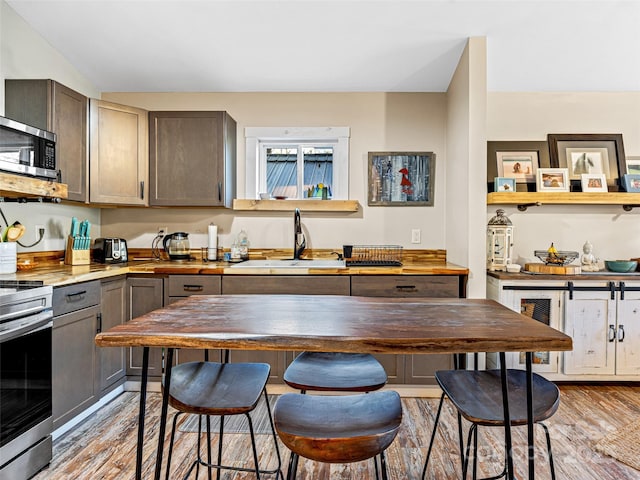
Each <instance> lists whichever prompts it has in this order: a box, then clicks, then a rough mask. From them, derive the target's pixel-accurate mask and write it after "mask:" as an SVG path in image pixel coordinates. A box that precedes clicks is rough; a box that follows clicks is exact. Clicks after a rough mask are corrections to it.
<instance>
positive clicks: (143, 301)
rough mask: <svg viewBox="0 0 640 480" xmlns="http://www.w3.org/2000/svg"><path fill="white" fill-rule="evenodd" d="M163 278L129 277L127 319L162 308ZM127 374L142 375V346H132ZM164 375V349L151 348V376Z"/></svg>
mask: <svg viewBox="0 0 640 480" xmlns="http://www.w3.org/2000/svg"><path fill="white" fill-rule="evenodd" d="M162 280H163V279H162V278H137V277H133V278H128V279H127V312H126V313H127V320H131V319H133V318H136V317H139V316H140V315H143V314H145V313H147V312H150V311H152V310H156V309H158V308H162V292H163V288H162ZM127 375H132V376H142V348H141V347H131V348H129V352H128V353H127ZM160 375H162V349H161V348H151V349H149V376H155V377H160Z"/></svg>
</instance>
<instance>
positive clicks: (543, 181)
mask: <svg viewBox="0 0 640 480" xmlns="http://www.w3.org/2000/svg"><path fill="white" fill-rule="evenodd" d="M569 186H570V185H569V169H568V168H539V169H538V171H537V172H536V188H537V190H538V191H539V192H568V191H569Z"/></svg>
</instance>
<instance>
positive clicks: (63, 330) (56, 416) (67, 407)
mask: <svg viewBox="0 0 640 480" xmlns="http://www.w3.org/2000/svg"><path fill="white" fill-rule="evenodd" d="M99 313H100V307H98V306H95V307H90V308H85V309H82V310H77V311H74V312H71V313H67V314H65V315H61V316H59V317H55V318H54V319H53V337H52V345H53V369H52V372H53V428H54V430H55V429H56V428H58V427H60V426H61V425H63V424H65V423H66V422H67V421H69V420H71V419H72V418H73V417H75V416H76V415H78V414H79V413H80V412H82V411H83V410H85V409H86V408H87V407H89V406H90V405H92V404H93V403H95V402H96V400H97V392H98V390H99V388H98V385H97V383H98V382H97V379H96V378H97V376H96V371H97V358H96V355H97V349H96V346H95V343H94V339H95V336H96V332H97V330H98V314H99Z"/></svg>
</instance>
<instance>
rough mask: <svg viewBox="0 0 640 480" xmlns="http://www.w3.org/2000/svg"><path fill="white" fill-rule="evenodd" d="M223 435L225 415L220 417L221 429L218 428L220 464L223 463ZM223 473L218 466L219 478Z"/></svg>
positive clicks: (217, 477)
mask: <svg viewBox="0 0 640 480" xmlns="http://www.w3.org/2000/svg"><path fill="white" fill-rule="evenodd" d="M223 437H224V415H222V416H221V417H220V429H219V430H218V465H222V438H223ZM209 470H211V469H209ZM221 474H222V471H221V469H220V468H218V469H217V472H216V479H217V480H220V475H221Z"/></svg>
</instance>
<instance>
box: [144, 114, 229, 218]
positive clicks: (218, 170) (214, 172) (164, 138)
mask: <svg viewBox="0 0 640 480" xmlns="http://www.w3.org/2000/svg"><path fill="white" fill-rule="evenodd" d="M235 172H236V122H235V120H234V119H233V118H231V116H229V114H227V113H226V112H149V178H150V188H149V193H150V199H149V204H150V205H152V206H175V207H182V206H184V207H191V206H207V207H227V208H231V207H232V205H233V198H234V197H235V185H236V173H235Z"/></svg>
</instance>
